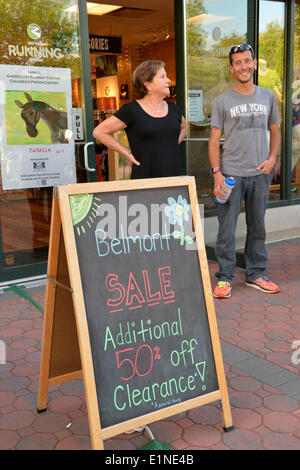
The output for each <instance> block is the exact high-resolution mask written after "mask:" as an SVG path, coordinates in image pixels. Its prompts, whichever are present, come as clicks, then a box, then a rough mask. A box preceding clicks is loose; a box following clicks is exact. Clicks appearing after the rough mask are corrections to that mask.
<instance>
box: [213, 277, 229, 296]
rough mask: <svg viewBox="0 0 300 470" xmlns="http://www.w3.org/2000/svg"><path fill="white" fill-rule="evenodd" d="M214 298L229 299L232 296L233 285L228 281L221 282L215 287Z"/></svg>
mask: <svg viewBox="0 0 300 470" xmlns="http://www.w3.org/2000/svg"><path fill="white" fill-rule="evenodd" d="M213 296H214V297H217V298H219V299H227V298H228V297H230V296H231V284H230V283H229V282H226V281H219V282H218V284H217V285H216V287H215V290H214V292H213Z"/></svg>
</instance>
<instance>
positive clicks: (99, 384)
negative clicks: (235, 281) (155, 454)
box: [38, 177, 232, 449]
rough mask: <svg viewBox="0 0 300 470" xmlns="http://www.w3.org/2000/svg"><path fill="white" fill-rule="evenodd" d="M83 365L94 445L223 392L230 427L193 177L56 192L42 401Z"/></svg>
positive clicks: (98, 446) (224, 413)
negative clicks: (54, 385)
mask: <svg viewBox="0 0 300 470" xmlns="http://www.w3.org/2000/svg"><path fill="white" fill-rule="evenodd" d="M82 375H83V378H84V384H85V392H86V398H87V406H88V416H89V424H90V431H91V438H92V446H93V448H94V449H102V448H103V439H107V438H109V437H112V436H114V435H117V434H119V433H121V432H125V431H128V430H130V429H133V428H135V427H140V426H143V425H146V424H149V423H151V422H153V421H157V420H160V419H163V418H166V417H169V416H172V415H175V414H178V413H180V412H183V411H186V410H189V409H191V408H194V407H197V406H200V405H203V404H207V403H211V402H213V401H216V400H221V401H222V417H223V425H224V429H225V430H229V429H231V428H232V419H231V411H230V405H229V399H228V393H227V386H226V380H225V374H224V366H223V360H222V355H221V349H220V341H219V335H218V329H217V323H216V316H215V310H214V303H213V297H212V292H211V285H210V278H209V271H208V265H207V259H206V252H205V245H204V241H203V234H202V229H201V220H200V215H199V209H198V201H197V194H196V188H195V181H194V178H193V177H174V178H157V179H147V180H131V181H117V182H110V183H87V184H77V185H68V186H65V187H59V188H58V189H57V190H56V195H55V197H54V202H53V213H52V223H51V234H50V253H49V262H48V279H47V290H46V306H45V324H44V336H43V347H42V358H41V372H40V388H39V398H38V400H39V401H38V410H39V411H41V410H44V409H45V408H46V400H47V388H48V386H49V385H51V384H54V383H59V382H62V381H66V380H70V379H74V378H77V377H80V376H82Z"/></svg>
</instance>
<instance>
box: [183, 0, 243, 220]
mask: <svg viewBox="0 0 300 470" xmlns="http://www.w3.org/2000/svg"><path fill="white" fill-rule="evenodd" d="M247 7H248V2H247V0H240V1H238V2H237V1H236V0H218V1H216V2H211V1H209V0H202V1H195V0H186V31H187V86H188V116H187V119H188V122H189V135H188V140H187V141H188V149H187V153H188V174H190V175H194V176H195V178H196V184H197V188H198V197H199V202H200V203H201V204H204V205H205V210H206V211H210V210H212V211H214V210H215V202H214V199H213V193H212V178H210V177H209V169H210V165H209V160H208V139H209V132H210V119H211V112H212V106H213V102H214V100H215V99H216V97H217V96H218V95H220V94H221V93H223V92H224V91H225V90H227V89H228V88H230V87H231V86H232V83H233V82H231V77H230V73H229V69H228V52H229V49H230V47H231V46H233V45H235V44H242V43H244V42H246V40H247Z"/></svg>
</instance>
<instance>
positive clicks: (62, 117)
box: [5, 90, 70, 145]
mask: <svg viewBox="0 0 300 470" xmlns="http://www.w3.org/2000/svg"><path fill="white" fill-rule="evenodd" d="M5 95H6V106H5V123H6V142H7V145H32V144H67V143H68V142H69V137H70V131H69V130H68V120H67V112H66V96H65V93H64V92H45V91H30V92H26V91H16V90H6V91H5Z"/></svg>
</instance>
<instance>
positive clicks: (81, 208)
mask: <svg viewBox="0 0 300 470" xmlns="http://www.w3.org/2000/svg"><path fill="white" fill-rule="evenodd" d="M100 201H101V199H99V198H97V197H96V196H95V195H93V194H73V195H71V196H70V208H71V214H72V222H73V226H74V228H75V227H76V230H77V233H78V235H80V234H81V233H85V232H86V229H88V228H91V227H92V224H94V222H95V219H96V216H97V208H98V206H99V203H100Z"/></svg>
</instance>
